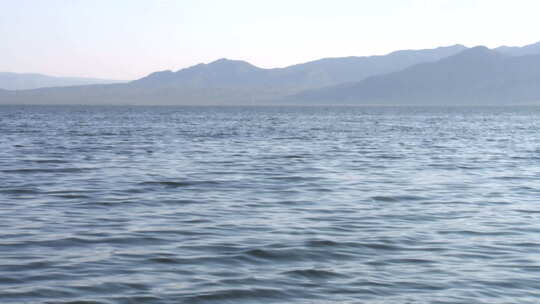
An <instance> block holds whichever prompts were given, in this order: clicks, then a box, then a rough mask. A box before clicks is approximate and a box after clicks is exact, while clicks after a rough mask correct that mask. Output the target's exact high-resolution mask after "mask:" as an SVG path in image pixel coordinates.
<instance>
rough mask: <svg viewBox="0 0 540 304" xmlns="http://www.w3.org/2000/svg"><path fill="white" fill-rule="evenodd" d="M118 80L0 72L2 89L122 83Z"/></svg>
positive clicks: (0, 86)
mask: <svg viewBox="0 0 540 304" xmlns="http://www.w3.org/2000/svg"><path fill="white" fill-rule="evenodd" d="M120 82H121V81H117V80H106V79H96V78H81V77H54V76H47V75H43V74H20V73H8V72H0V89H6V90H31V89H37V88H46V87H66V86H80V85H89V84H106V83H120Z"/></svg>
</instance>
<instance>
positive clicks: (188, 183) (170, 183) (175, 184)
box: [139, 181, 220, 188]
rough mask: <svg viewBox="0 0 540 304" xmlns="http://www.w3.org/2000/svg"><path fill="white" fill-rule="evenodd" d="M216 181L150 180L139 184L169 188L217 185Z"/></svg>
mask: <svg viewBox="0 0 540 304" xmlns="http://www.w3.org/2000/svg"><path fill="white" fill-rule="evenodd" d="M219 184H220V182H218V181H178V182H176V181H152V182H142V183H139V185H144V186H165V187H169V188H182V187H192V186H210V185H219Z"/></svg>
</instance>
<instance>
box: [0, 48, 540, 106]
mask: <svg viewBox="0 0 540 304" xmlns="http://www.w3.org/2000/svg"><path fill="white" fill-rule="evenodd" d="M523 54H525V55H523ZM539 56H540V43H537V44H532V45H529V46H524V47H499V48H496V49H493V50H490V49H488V48H485V47H475V48H467V47H465V46H462V45H454V46H449V47H440V48H435V49H426V50H406V51H397V52H393V53H390V54H388V55H384V56H370V57H344V58H326V59H321V60H316V61H311V62H307V63H303V64H298V65H293V66H289V67H285V68H275V69H263V68H259V67H256V66H254V65H252V64H250V63H247V62H245V61H239V60H228V59H220V60H217V61H214V62H211V63H208V64H198V65H195V66H192V67H189V68H185V69H181V70H178V71H176V72H173V71H162V72H155V73H152V74H150V75H148V76H146V77H143V78H141V79H138V80H135V81H131V82H128V83H120V84H99V85H84V86H71V87H53V88H42V89H34V90H20V91H0V103H4V104H5V103H15V104H18V103H27V104H49V103H52V104H141V105H154V104H167V105H247V104H249V105H260V104H266V105H272V104H394V105H400V104H434V105H452V104H515V103H539V104H540V90H539V89H537V88H540V82H539V81H540V75H539V73H538V71H540V66H539V65H538V62H537V61H538V58H539Z"/></svg>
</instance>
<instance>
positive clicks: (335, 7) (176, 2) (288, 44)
mask: <svg viewBox="0 0 540 304" xmlns="http://www.w3.org/2000/svg"><path fill="white" fill-rule="evenodd" d="M539 12H540V1H539V0H0V37H1V39H2V41H1V42H0V43H1V44H0V71H7V72H35V73H45V74H51V75H58V76H87V77H100V78H110V79H135V78H139V77H142V76H144V75H146V74H148V73H150V72H153V71H158V70H168V69H172V70H178V69H180V68H184V67H187V66H191V65H194V64H197V63H200V62H204V63H207V62H210V61H213V60H216V59H219V58H222V57H226V58H231V59H242V60H246V61H249V62H250V63H252V64H255V65H257V66H260V67H281V66H286V65H290V64H294V63H300V62H305V61H310V60H313V59H318V58H322V57H340V56H353V55H354V56H364V55H378V54H385V53H388V52H391V51H394V50H398V49H420V48H431V47H436V46H442V45H453V44H457V43H461V44H465V45H467V46H475V45H486V46H488V47H496V46H500V45H503V44H504V45H517V46H521V45H525V44H530V43H534V42H537V41H540V18H539V17H538V14H539Z"/></svg>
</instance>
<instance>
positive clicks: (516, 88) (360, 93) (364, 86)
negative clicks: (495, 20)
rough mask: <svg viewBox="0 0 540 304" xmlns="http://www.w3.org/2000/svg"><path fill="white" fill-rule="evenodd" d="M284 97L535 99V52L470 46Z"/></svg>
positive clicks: (538, 72)
mask: <svg viewBox="0 0 540 304" xmlns="http://www.w3.org/2000/svg"><path fill="white" fill-rule="evenodd" d="M289 99H290V100H292V101H295V102H308V103H338V104H339V103H342V104H399V103H402V104H434V105H441V104H445V105H448V104H508V103H527V102H538V103H540V54H535V55H525V56H509V55H505V54H502V53H501V52H498V51H495V50H490V49H488V48H486V47H475V48H471V49H468V50H465V51H463V52H461V53H459V54H457V55H454V56H450V57H447V58H444V59H441V60H440V61H437V62H431V63H423V64H418V65H415V66H412V67H409V68H407V69H404V70H402V71H399V72H394V73H389V74H385V75H378V76H373V77H370V78H368V79H365V80H364V81H361V82H357V83H349V84H342V85H338V86H333V87H327V88H322V89H318V90H310V91H306V92H302V93H300V94H297V95H295V96H292V97H289Z"/></svg>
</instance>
